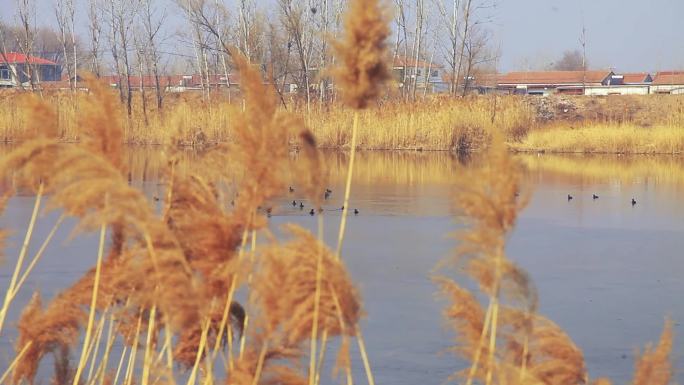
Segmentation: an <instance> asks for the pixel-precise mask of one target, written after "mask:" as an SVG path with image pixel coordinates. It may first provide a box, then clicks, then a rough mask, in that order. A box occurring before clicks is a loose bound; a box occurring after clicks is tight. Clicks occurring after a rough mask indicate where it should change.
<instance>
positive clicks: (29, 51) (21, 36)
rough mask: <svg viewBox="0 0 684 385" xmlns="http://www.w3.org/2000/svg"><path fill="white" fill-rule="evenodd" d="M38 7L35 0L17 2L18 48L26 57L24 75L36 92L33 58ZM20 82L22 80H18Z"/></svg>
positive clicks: (19, 0)
mask: <svg viewBox="0 0 684 385" xmlns="http://www.w3.org/2000/svg"><path fill="white" fill-rule="evenodd" d="M35 10H36V7H35V4H34V2H33V0H17V19H18V20H19V25H20V29H19V31H18V33H17V35H16V39H17V43H18V46H19V48H20V50H21V52H22V53H23V54H24V55H25V56H26V59H27V60H26V65H25V66H24V71H25V73H24V75H26V77H27V78H28V80H29V84H30V85H31V90H33V91H35V90H36V81H39V79H36V75H35V72H36V71H35V68H34V66H33V62H32V60H31V57H33V44H34V39H35V29H36V27H35V15H34V14H33V12H35ZM18 80H19V81H20V82H21V80H20V79H18Z"/></svg>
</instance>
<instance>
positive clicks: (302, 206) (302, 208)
mask: <svg viewBox="0 0 684 385" xmlns="http://www.w3.org/2000/svg"><path fill="white" fill-rule="evenodd" d="M299 209H300V210H304V203H302V202H299Z"/></svg>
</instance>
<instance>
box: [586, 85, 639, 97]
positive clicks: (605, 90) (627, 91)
mask: <svg viewBox="0 0 684 385" xmlns="http://www.w3.org/2000/svg"><path fill="white" fill-rule="evenodd" d="M649 88H650V86H648V85H622V86H588V87H585V89H584V94H585V95H588V96H607V95H648V93H649Z"/></svg>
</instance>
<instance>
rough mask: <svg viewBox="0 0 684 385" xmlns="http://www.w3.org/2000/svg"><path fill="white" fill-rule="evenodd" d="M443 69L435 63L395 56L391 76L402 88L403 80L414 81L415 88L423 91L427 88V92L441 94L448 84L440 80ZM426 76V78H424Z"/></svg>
mask: <svg viewBox="0 0 684 385" xmlns="http://www.w3.org/2000/svg"><path fill="white" fill-rule="evenodd" d="M442 71H443V67H442V66H441V65H439V64H437V63H435V62H427V61H424V60H420V59H418V60H416V59H415V58H406V57H404V56H397V57H396V58H395V59H394V63H393V65H392V75H393V77H394V79H395V80H396V81H397V83H398V84H399V87H404V86H406V85H404V79H406V81H407V82H413V81H414V80H415V81H416V88H418V89H420V90H423V89H425V87H428V90H427V91H428V92H443V91H444V87H445V86H446V87H447V89H448V84H445V83H444V81H443V80H442ZM426 75H427V76H426Z"/></svg>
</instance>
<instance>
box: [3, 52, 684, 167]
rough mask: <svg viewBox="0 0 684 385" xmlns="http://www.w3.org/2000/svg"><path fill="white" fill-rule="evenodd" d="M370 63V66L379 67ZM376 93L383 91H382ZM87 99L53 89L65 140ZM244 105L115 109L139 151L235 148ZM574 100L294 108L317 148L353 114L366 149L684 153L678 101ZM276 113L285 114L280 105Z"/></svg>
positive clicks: (222, 102) (8, 124)
mask: <svg viewBox="0 0 684 385" xmlns="http://www.w3.org/2000/svg"><path fill="white" fill-rule="evenodd" d="M350 63H351V64H354V63H353V61H352V62H350ZM369 63H370V62H369ZM366 64H367V63H366ZM371 67H372V65H371ZM371 67H369V69H368V70H369V71H375V69H374V68H371ZM364 81H368V80H364V79H356V80H355V81H354V82H352V84H357V83H358V84H362V83H363V82H364ZM340 84H342V82H341V81H340ZM345 89H348V90H350V91H352V92H355V93H356V94H358V95H363V91H359V90H358V87H356V86H351V87H347V88H342V89H341V91H340V92H341V98H340V100H342V101H343V100H344V98H345V97H346V96H345V95H347V94H345ZM383 89H384V88H383ZM371 94H372V95H377V94H380V89H376V90H374V91H373V92H372V93H371ZM358 95H357V96H358ZM238 96H240V95H238ZM90 97H91V96H90V95H89V94H86V93H79V94H77V95H76V96H75V97H73V96H71V95H68V94H67V93H60V92H53V93H50V92H48V93H46V96H45V100H46V101H48V103H49V104H51V105H52V106H53V109H54V110H55V117H54V122H55V124H56V125H57V129H58V137H59V138H60V140H62V141H78V140H80V133H79V130H78V120H79V115H80V114H81V113H82V112H81V110H80V108H79V106H80V105H81V104H83V103H85V102H87V100H88V99H89V98H90ZM23 99H24V98H23V96H22V94H20V93H17V92H12V91H10V92H2V93H0V101H1V102H2V103H3V105H4V106H5V108H6V110H5V111H6V112H5V113H4V114H3V115H2V116H0V140H2V141H5V142H20V141H22V140H24V139H25V138H26V137H29V136H30V132H31V127H29V126H28V122H29V119H28V116H27V114H29V113H32V112H31V111H32V110H31V109H30V108H28V107H26V104H25V103H23V102H22V100H23ZM243 99H244V95H242V97H233V98H232V103H229V102H228V100H227V99H226V98H224V97H223V96H222V95H221V94H215V95H213V96H212V99H210V100H205V99H202V98H201V97H199V96H198V95H192V94H179V95H170V96H169V97H168V98H167V102H166V108H165V109H164V110H163V111H156V110H154V109H152V110H150V111H148V112H147V114H144V113H143V111H142V108H141V103H140V100H137V99H136V103H135V104H134V108H133V113H132V115H131V116H130V117H127V116H126V115H125V113H124V111H119V112H118V114H119V115H120V119H121V120H122V121H123V123H124V132H123V136H124V141H125V142H126V143H128V144H141V145H143V144H155V145H163V144H169V143H171V142H173V144H175V145H183V146H199V147H201V146H205V145H208V144H219V143H229V142H234V141H235V140H236V138H235V125H236V124H237V122H236V121H235V119H236V117H237V116H239V114H240V113H241V110H242V101H243ZM570 100H571V101H572V102H573V103H575V106H576V110H574V109H573V110H572V111H570V112H568V113H563V112H562V111H561V112H558V116H557V117H556V118H553V119H552V120H551V121H546V118H544V117H543V114H542V115H540V112H539V111H537V107H535V106H536V105H537V104H538V103H539V100H537V99H526V98H521V97H515V96H505V97H504V96H487V97H477V98H465V99H457V100H454V99H451V98H444V97H439V96H433V97H426V98H423V99H420V100H417V101H415V102H410V103H406V102H404V101H400V100H395V99H392V98H391V97H390V98H387V99H384V100H383V101H382V102H380V103H377V102H371V101H364V102H363V104H364V106H365V107H368V108H365V109H363V111H362V112H359V113H358V114H357V113H356V112H355V111H357V110H356V109H355V108H353V107H352V106H354V104H353V103H332V104H329V105H323V106H319V105H316V106H311V107H309V108H305V106H302V105H301V104H294V105H293V106H290V107H289V109H291V110H293V111H294V112H296V113H297V114H300V115H303V116H304V117H305V120H306V122H307V124H308V126H310V127H311V129H312V131H313V133H314V134H315V136H316V138H317V140H318V142H317V144H318V146H319V147H324V148H349V147H350V146H351V138H352V130H351V127H353V120H354V116H358V117H359V127H358V133H357V134H358V138H357V140H358V143H357V144H356V145H357V147H359V148H363V149H376V150H377V149H389V150H397V149H409V150H455V151H460V152H468V151H478V150H483V149H485V148H486V146H487V144H488V142H489V138H488V136H487V132H490V131H491V130H492V129H493V128H497V129H500V130H502V131H503V132H504V133H505V135H506V140H507V142H508V143H509V144H510V146H511V147H512V148H514V149H516V150H519V151H542V150H543V151H551V152H588V153H596V152H603V153H670V154H671V153H680V152H681V151H682V147H683V146H684V144H683V143H682V142H683V141H684V139H682V138H683V137H684V134H682V132H683V131H682V129H681V128H682V127H684V107H682V106H683V105H684V103H683V102H682V98H680V97H678V96H669V97H668V96H650V97H648V98H646V97H644V98H636V97H624V98H622V97H621V98H615V97H611V98H573V99H570ZM550 103H553V102H550ZM277 108H278V109H283V106H282V105H278V106H277ZM296 143H297V139H296V138H291V144H292V145H293V146H296Z"/></svg>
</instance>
